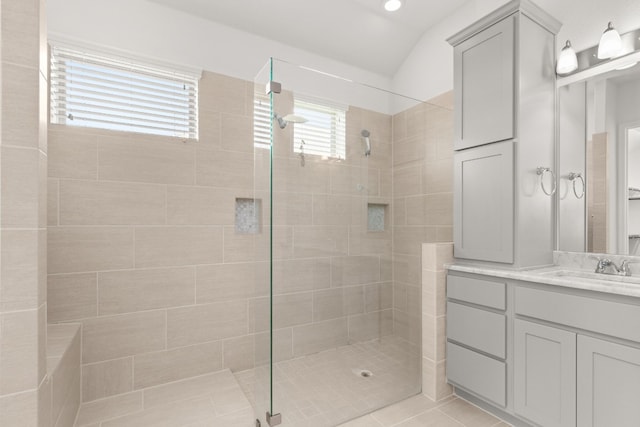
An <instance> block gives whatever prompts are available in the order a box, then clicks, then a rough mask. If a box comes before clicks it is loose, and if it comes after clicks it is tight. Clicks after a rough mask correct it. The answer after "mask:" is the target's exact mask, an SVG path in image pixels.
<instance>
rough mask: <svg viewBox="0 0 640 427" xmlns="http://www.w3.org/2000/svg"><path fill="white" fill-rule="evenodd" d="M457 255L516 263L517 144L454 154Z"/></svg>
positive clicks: (508, 142) (502, 143)
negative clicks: (514, 149) (515, 166)
mask: <svg viewBox="0 0 640 427" xmlns="http://www.w3.org/2000/svg"><path fill="white" fill-rule="evenodd" d="M453 165H454V166H453V170H454V178H453V180H454V187H455V188H456V191H455V192H454V195H453V206H454V209H453V212H454V224H455V233H454V251H455V256H456V257H457V258H467V259H480V260H484V261H494V262H503V263H512V262H513V240H514V238H513V237H514V236H513V230H514V224H513V178H514V177H513V143H512V142H511V141H504V142H500V143H497V144H489V145H484V146H482V147H477V148H473V149H469V150H464V151H459V152H456V153H454V163H453Z"/></svg>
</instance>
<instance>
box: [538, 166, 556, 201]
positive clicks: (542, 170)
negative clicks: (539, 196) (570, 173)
mask: <svg viewBox="0 0 640 427" xmlns="http://www.w3.org/2000/svg"><path fill="white" fill-rule="evenodd" d="M547 172H549V173H550V174H551V182H552V184H553V186H552V187H551V191H547V189H546V188H545V187H544V174H545V173H547ZM536 175H540V187H542V191H543V192H544V194H546V195H547V196H553V195H554V194H555V192H556V174H555V173H554V172H553V171H552V170H551V168H546V167H543V166H538V167H537V168H536Z"/></svg>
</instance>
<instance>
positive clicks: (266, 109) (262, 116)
mask: <svg viewBox="0 0 640 427" xmlns="http://www.w3.org/2000/svg"><path fill="white" fill-rule="evenodd" d="M253 142H254V145H255V147H256V148H263V149H269V148H270V147H271V106H270V101H269V95H263V94H258V93H256V94H254V96H253Z"/></svg>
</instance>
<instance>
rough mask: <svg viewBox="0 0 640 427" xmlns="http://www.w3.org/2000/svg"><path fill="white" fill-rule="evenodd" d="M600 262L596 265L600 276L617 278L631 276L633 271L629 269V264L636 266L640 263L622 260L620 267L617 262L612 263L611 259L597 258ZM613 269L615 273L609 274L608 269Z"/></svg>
mask: <svg viewBox="0 0 640 427" xmlns="http://www.w3.org/2000/svg"><path fill="white" fill-rule="evenodd" d="M595 259H596V260H597V261H598V264H597V265H596V270H595V272H596V273H599V274H615V275H617V276H631V269H630V268H629V264H635V263H638V262H640V261H631V260H628V259H624V260H622V262H621V263H620V267H618V266H617V265H616V263H615V262H613V261H611V260H610V259H609V258H595ZM609 266H610V267H612V269H613V272H612V273H608V272H607V267H609Z"/></svg>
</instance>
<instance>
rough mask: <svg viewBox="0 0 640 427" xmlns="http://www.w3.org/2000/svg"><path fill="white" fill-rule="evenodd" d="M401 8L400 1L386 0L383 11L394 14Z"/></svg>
mask: <svg viewBox="0 0 640 427" xmlns="http://www.w3.org/2000/svg"><path fill="white" fill-rule="evenodd" d="M401 7H402V0H386V1H385V2H384V9H385V10H386V11H388V12H395V11H396V10H398V9H400V8H401Z"/></svg>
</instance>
